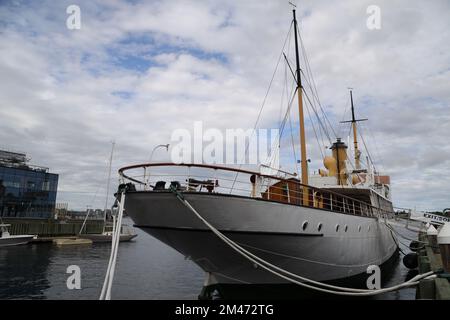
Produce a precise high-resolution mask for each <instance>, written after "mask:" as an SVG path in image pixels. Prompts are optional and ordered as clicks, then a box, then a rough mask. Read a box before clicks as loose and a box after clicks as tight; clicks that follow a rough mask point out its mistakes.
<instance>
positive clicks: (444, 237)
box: [437, 222, 450, 273]
mask: <svg viewBox="0 0 450 320" xmlns="http://www.w3.org/2000/svg"><path fill="white" fill-rule="evenodd" d="M437 242H438V244H439V249H440V251H441V257H442V265H443V267H444V269H445V271H446V272H447V273H450V223H449V222H446V223H445V224H444V226H443V227H442V229H441V230H440V231H439V234H438V236H437Z"/></svg>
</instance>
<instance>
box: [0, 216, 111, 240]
mask: <svg viewBox="0 0 450 320" xmlns="http://www.w3.org/2000/svg"><path fill="white" fill-rule="evenodd" d="M3 221H4V223H8V224H11V227H10V230H9V231H10V233H11V234H12V235H16V234H34V235H37V236H38V237H39V238H48V237H52V238H54V237H70V236H76V235H78V233H79V232H80V229H81V226H82V224H83V221H82V220H55V219H26V218H4V217H3ZM102 231H103V220H87V222H86V226H85V228H84V230H83V233H101V232H102Z"/></svg>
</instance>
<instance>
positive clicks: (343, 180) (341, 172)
mask: <svg viewBox="0 0 450 320" xmlns="http://www.w3.org/2000/svg"><path fill="white" fill-rule="evenodd" d="M330 149H331V150H332V152H333V158H334V159H336V171H337V174H336V176H337V179H338V184H339V185H347V168H346V166H347V165H346V161H347V145H346V144H345V143H344V142H342V141H341V139H340V138H337V140H336V142H335V143H333V145H332V146H331V148H330Z"/></svg>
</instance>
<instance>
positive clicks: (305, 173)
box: [292, 9, 309, 205]
mask: <svg viewBox="0 0 450 320" xmlns="http://www.w3.org/2000/svg"><path fill="white" fill-rule="evenodd" d="M292 13H293V15H294V32H295V37H294V39H295V61H296V64H297V79H296V80H297V95H298V115H299V122H300V154H301V168H302V184H308V159H307V158H306V137H305V117H304V113H303V96H302V80H301V75H300V58H299V53H298V39H297V37H298V31H297V18H296V15H295V9H294V10H292ZM308 204H309V194H308V189H307V188H306V187H305V188H303V205H308Z"/></svg>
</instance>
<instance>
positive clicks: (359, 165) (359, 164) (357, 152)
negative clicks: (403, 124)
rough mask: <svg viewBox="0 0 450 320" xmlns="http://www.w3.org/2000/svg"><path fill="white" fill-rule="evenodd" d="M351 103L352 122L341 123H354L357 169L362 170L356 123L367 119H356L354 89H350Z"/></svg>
mask: <svg viewBox="0 0 450 320" xmlns="http://www.w3.org/2000/svg"><path fill="white" fill-rule="evenodd" d="M350 101H351V107H352V120H350V121H341V123H346V122H351V123H352V129H353V146H354V147H355V154H354V156H355V169H356V170H359V169H361V162H360V159H359V158H360V156H361V152H360V151H359V149H358V131H357V127H356V122H358V121H366V120H367V119H356V118H355V107H354V106H353V92H352V89H350Z"/></svg>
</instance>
